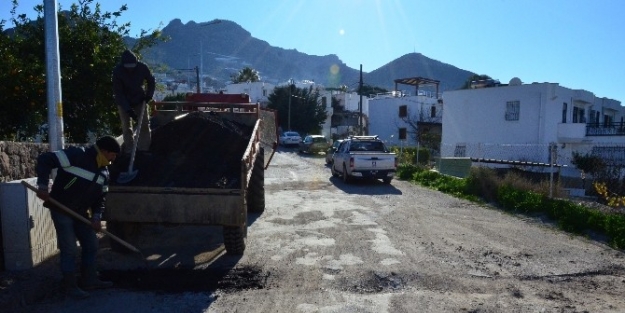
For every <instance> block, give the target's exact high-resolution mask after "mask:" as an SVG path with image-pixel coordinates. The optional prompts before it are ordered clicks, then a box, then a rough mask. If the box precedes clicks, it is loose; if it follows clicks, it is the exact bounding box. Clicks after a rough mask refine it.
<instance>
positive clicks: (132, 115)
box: [126, 109, 139, 123]
mask: <svg viewBox="0 0 625 313" xmlns="http://www.w3.org/2000/svg"><path fill="white" fill-rule="evenodd" d="M126 113H128V116H130V118H132V120H133V121H135V123H136V122H137V119H138V118H139V117H138V116H137V113H135V110H133V109H128V110H127V111H126Z"/></svg>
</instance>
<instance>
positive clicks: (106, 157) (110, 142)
mask: <svg viewBox="0 0 625 313" xmlns="http://www.w3.org/2000/svg"><path fill="white" fill-rule="evenodd" d="M120 150H121V147H120V144H119V143H118V142H117V140H116V139H115V138H114V137H112V136H104V137H101V138H100V139H98V140H97V141H96V143H95V145H92V146H90V147H87V148H84V147H69V148H66V149H63V150H59V151H53V152H44V153H42V154H41V155H39V157H38V158H37V165H36V168H35V169H36V171H37V196H38V197H39V198H40V199H42V200H44V206H45V207H47V208H50V214H51V217H52V222H53V223H54V228H55V229H56V235H57V241H58V246H59V249H60V268H61V272H62V273H63V291H64V293H65V295H66V296H70V297H74V298H86V297H88V296H89V294H88V293H87V292H86V291H84V290H92V289H97V288H108V287H111V286H113V283H112V282H107V281H101V280H100V279H99V278H98V274H97V271H96V255H97V251H98V238H97V236H96V231H99V230H101V228H102V222H101V220H102V213H103V212H104V208H105V196H106V193H107V192H108V183H109V172H108V165H109V164H110V163H111V162H112V161H114V160H115V158H116V157H117V155H118V154H119V153H120ZM53 169H57V174H56V177H55V178H54V181H53V183H52V189H51V191H49V192H48V190H49V187H48V183H49V180H50V173H51V172H52V170H53ZM55 203H57V204H58V205H55ZM61 208H68V209H70V210H71V211H72V212H71V213H73V212H75V213H76V214H77V215H80V216H79V218H82V217H84V218H85V219H89V221H90V222H91V225H89V224H87V223H82V222H80V221H79V220H78V219H76V218H74V217H72V214H67V213H65V212H64V210H61ZM76 240H78V242H79V243H80V247H81V276H80V287H79V285H78V282H77V280H76V274H75V272H76V256H77V253H78V248H77V246H76ZM81 287H82V289H81Z"/></svg>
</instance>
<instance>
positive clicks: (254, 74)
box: [232, 66, 260, 84]
mask: <svg viewBox="0 0 625 313" xmlns="http://www.w3.org/2000/svg"><path fill="white" fill-rule="evenodd" d="M257 81H260V73H259V72H258V71H257V70H255V69H253V68H251V67H248V66H246V67H244V68H242V69H241V70H240V71H239V73H237V74H235V75H232V82H233V83H235V84H237V83H246V82H257Z"/></svg>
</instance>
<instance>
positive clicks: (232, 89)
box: [225, 82, 275, 106]
mask: <svg viewBox="0 0 625 313" xmlns="http://www.w3.org/2000/svg"><path fill="white" fill-rule="evenodd" d="M274 88H275V85H273V84H270V83H267V82H249V83H238V84H230V85H227V86H226V88H225V89H226V91H225V93H229V94H237V93H245V94H248V95H249V96H250V101H251V102H252V103H260V104H261V105H263V106H266V105H267V103H268V97H269V95H271V94H272V93H273V90H274Z"/></svg>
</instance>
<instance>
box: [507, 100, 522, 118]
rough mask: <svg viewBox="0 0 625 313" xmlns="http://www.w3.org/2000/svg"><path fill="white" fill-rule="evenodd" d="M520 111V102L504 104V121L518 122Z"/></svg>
mask: <svg viewBox="0 0 625 313" xmlns="http://www.w3.org/2000/svg"><path fill="white" fill-rule="evenodd" d="M520 109H521V102H520V101H518V100H516V101H508V102H506V121H518V120H519V111H520Z"/></svg>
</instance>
